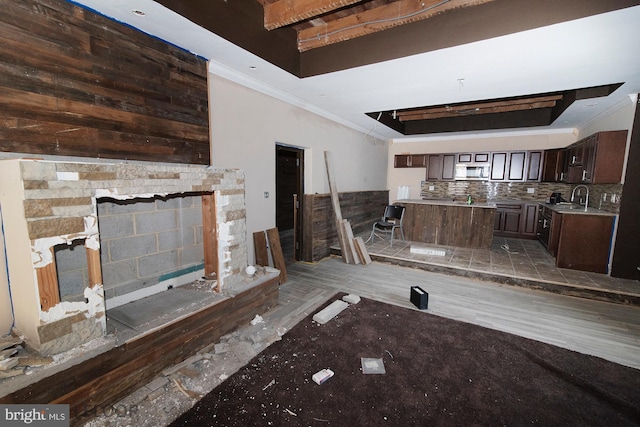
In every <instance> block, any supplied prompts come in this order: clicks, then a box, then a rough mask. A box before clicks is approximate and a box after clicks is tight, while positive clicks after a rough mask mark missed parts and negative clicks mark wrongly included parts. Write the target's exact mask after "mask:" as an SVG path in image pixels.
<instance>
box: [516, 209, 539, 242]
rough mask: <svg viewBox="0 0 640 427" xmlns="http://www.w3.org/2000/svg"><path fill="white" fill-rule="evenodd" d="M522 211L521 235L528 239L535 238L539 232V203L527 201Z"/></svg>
mask: <svg viewBox="0 0 640 427" xmlns="http://www.w3.org/2000/svg"><path fill="white" fill-rule="evenodd" d="M522 211H523V217H522V226H521V229H520V235H521V236H522V237H524V238H527V239H535V238H536V237H537V233H538V203H525V204H524V206H523V209H522Z"/></svg>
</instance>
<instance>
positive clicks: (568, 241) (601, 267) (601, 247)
mask: <svg viewBox="0 0 640 427" xmlns="http://www.w3.org/2000/svg"><path fill="white" fill-rule="evenodd" d="M612 225H613V217H612V216H601V215H571V214H566V215H562V226H561V229H560V240H559V244H558V255H557V258H556V266H558V267H560V268H572V269H574V270H582V271H591V272H594V273H607V270H608V263H609V246H610V243H611V229H612ZM585 230H588V232H585Z"/></svg>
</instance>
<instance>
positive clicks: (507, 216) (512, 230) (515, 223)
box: [502, 211, 522, 236]
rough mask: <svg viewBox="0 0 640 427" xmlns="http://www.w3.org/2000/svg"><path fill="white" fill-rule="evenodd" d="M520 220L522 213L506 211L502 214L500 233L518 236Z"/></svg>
mask: <svg viewBox="0 0 640 427" xmlns="http://www.w3.org/2000/svg"><path fill="white" fill-rule="evenodd" d="M521 220H522V212H519V211H507V212H505V213H504V225H503V227H502V231H503V232H504V233H505V234H513V235H516V236H517V235H519V234H520V222H521Z"/></svg>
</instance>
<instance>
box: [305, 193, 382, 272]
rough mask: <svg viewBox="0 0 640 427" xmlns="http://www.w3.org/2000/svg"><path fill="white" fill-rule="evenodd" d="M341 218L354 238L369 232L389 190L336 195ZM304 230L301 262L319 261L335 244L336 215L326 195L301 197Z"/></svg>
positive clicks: (379, 216)
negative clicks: (351, 231)
mask: <svg viewBox="0 0 640 427" xmlns="http://www.w3.org/2000/svg"><path fill="white" fill-rule="evenodd" d="M338 196H339V199H340V210H341V211H342V217H343V218H344V219H347V220H349V222H350V223H351V229H352V230H353V234H354V235H358V234H359V233H362V232H365V231H369V230H371V226H372V225H373V223H374V222H375V221H379V220H380V219H381V218H382V214H383V213H384V207H385V206H386V205H387V204H388V203H389V191H388V190H384V191H357V192H349V193H339V194H338ZM303 210H304V221H303V224H304V229H303V231H302V233H303V243H302V245H303V248H302V259H303V260H304V261H318V260H321V259H322V258H324V257H327V256H329V254H330V248H331V245H332V244H337V242H338V232H337V231H336V225H335V214H334V213H333V207H332V204H331V196H330V195H329V194H305V195H304V203H303Z"/></svg>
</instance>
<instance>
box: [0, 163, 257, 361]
mask: <svg viewBox="0 0 640 427" xmlns="http://www.w3.org/2000/svg"><path fill="white" fill-rule="evenodd" d="M0 181H1V182H2V186H1V188H0V206H1V208H2V218H3V226H4V231H5V241H6V252H7V264H8V271H9V282H10V292H11V300H12V304H13V311H14V320H15V329H16V332H17V333H19V334H22V335H24V337H25V340H26V343H27V345H28V346H30V347H31V348H33V349H34V350H35V351H37V352H39V353H40V354H44V355H47V354H56V353H60V352H63V351H66V350H69V349H71V348H74V347H77V346H78V345H80V344H83V343H85V342H87V341H89V340H91V339H94V338H97V337H99V336H102V335H104V334H105V333H106V316H105V315H106V308H105V307H106V306H105V300H104V288H103V284H102V275H101V267H100V233H99V224H98V216H97V200H98V199H100V198H110V199H121V200H129V199H141V198H142V199H145V198H151V197H156V196H169V195H180V194H185V193H189V194H202V195H203V197H209V198H210V199H209V200H212V202H211V203H210V204H209V205H213V207H214V209H215V212H213V215H212V216H213V218H212V219H211V220H212V221H213V223H212V224H211V225H210V228H211V230H209V233H207V232H206V231H205V233H204V234H205V236H204V237H205V239H206V237H211V236H215V237H214V238H215V240H216V243H215V244H213V245H212V246H211V247H212V248H214V249H215V252H214V253H213V254H210V256H211V257H213V260H212V264H213V265H215V266H216V267H215V269H216V271H215V273H216V274H217V278H218V287H217V290H218V291H220V290H221V289H222V288H223V287H225V288H232V287H233V286H234V285H238V284H240V283H241V282H242V271H243V270H244V268H245V267H246V265H247V259H248V258H247V249H246V242H245V235H246V229H245V227H246V224H245V214H246V212H245V200H244V174H243V173H242V171H240V170H235V169H216V168H213V167H206V166H193V165H157V164H142V163H84V162H71V161H51V160H25V159H8V160H1V161H0ZM78 241H81V242H83V244H84V246H85V249H86V252H87V265H88V270H89V276H90V286H88V287H87V288H85V290H84V297H85V300H84V302H79V301H74V302H69V301H62V302H61V301H60V300H59V295H58V283H57V278H56V270H55V258H54V256H53V248H54V246H56V245H60V244H71V243H72V242H73V243H77V242H78ZM205 254H206V250H205ZM205 256H206V255H205ZM205 264H206V260H205Z"/></svg>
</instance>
